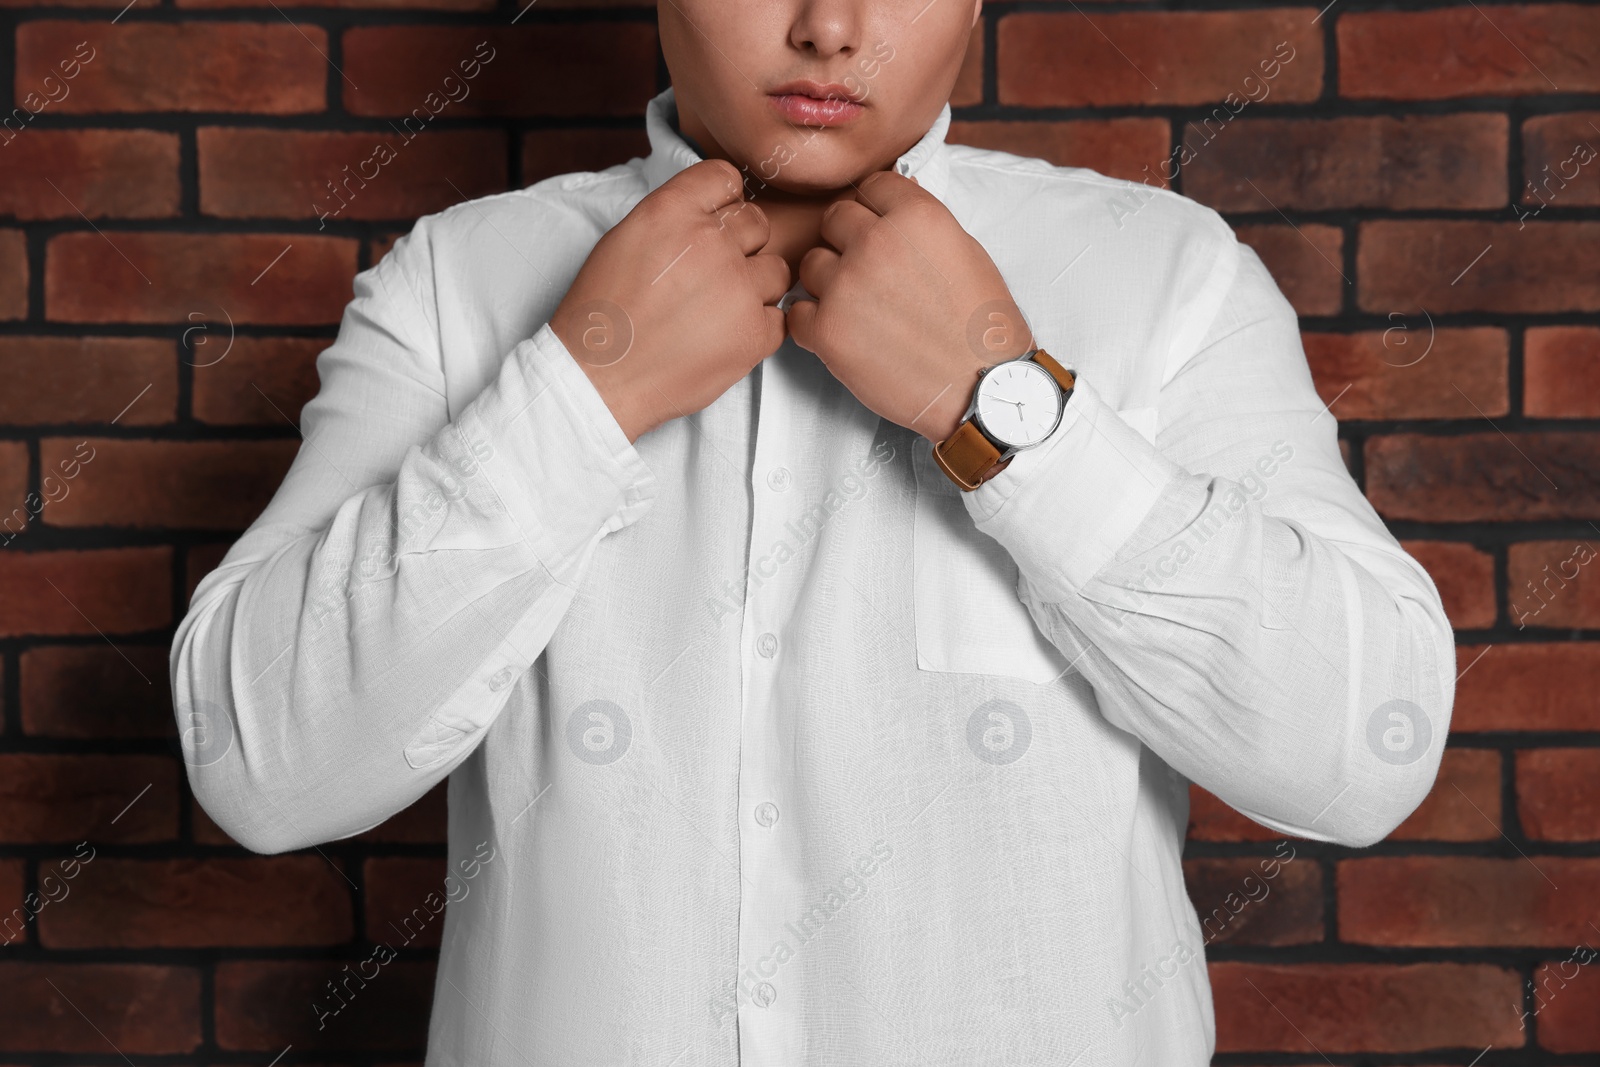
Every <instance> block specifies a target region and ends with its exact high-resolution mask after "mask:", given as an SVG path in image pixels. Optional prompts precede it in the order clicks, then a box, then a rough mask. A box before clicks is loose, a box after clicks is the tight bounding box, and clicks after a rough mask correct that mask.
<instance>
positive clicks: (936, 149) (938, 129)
mask: <svg viewBox="0 0 1600 1067" xmlns="http://www.w3.org/2000/svg"><path fill="white" fill-rule="evenodd" d="M676 114H677V103H676V100H675V98H674V96H673V92H672V89H671V87H668V88H666V89H664V90H662V91H661V92H660V93H658V94H657V95H656V96H655V98H654V99H652V100H651V101H650V103H649V105H648V106H647V107H646V108H645V113H644V128H645V134H646V135H647V136H648V137H649V138H650V155H649V156H648V157H647V158H646V159H645V161H644V176H645V179H646V181H647V182H648V183H649V185H650V192H652V193H653V192H655V191H656V190H657V189H659V188H661V186H662V185H663V184H664V183H665V182H666V181H667V179H668V178H671V177H672V176H673V175H674V174H677V173H678V172H679V171H680V170H683V169H685V168H686V167H691V166H693V165H694V164H696V163H699V162H700V160H701V156H700V153H698V152H696V151H695V150H694V149H693V148H692V147H690V145H689V142H688V141H686V140H684V138H683V136H682V135H681V134H679V133H678V131H677V130H675V129H673V128H672V120H673V118H675V117H676ZM949 129H950V105H949V104H948V103H946V104H945V105H944V107H943V109H941V110H940V112H939V117H938V118H936V119H934V120H933V125H932V126H930V127H928V132H927V133H925V134H923V135H922V139H921V140H919V141H918V142H917V143H916V144H914V145H912V146H911V147H910V148H909V149H907V150H906V151H905V153H904V154H902V155H901V156H900V158H899V159H897V160H895V165H894V169H895V170H896V171H897V172H898V173H900V174H904V175H906V176H907V177H915V178H916V179H917V182H918V184H920V185H921V186H922V187H923V188H924V189H926V190H927V191H928V192H930V193H932V194H933V195H934V196H936V197H938V198H940V199H941V200H942V199H943V198H944V192H945V175H946V173H947V169H948V162H947V161H946V159H945V157H944V153H943V152H941V151H940V149H941V148H942V147H944V139H945V134H946V133H947V132H948V131H949Z"/></svg>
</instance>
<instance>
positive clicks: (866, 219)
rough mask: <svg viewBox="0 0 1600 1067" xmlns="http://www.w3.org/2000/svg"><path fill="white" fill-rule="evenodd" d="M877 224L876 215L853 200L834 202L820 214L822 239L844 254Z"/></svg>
mask: <svg viewBox="0 0 1600 1067" xmlns="http://www.w3.org/2000/svg"><path fill="white" fill-rule="evenodd" d="M877 222H878V216H877V214H876V213H874V212H873V210H872V209H871V208H869V207H867V206H866V205H864V204H858V203H856V202H855V201H854V200H835V201H834V202H833V203H832V204H830V205H828V210H827V211H825V212H823V213H822V239H823V240H824V241H827V242H828V243H829V244H830V245H832V246H833V247H835V248H837V249H838V250H839V251H841V252H845V251H848V250H849V248H850V245H851V243H852V242H853V241H854V240H855V239H856V238H857V237H859V236H861V235H862V234H863V233H865V232H866V231H867V230H869V229H871V228H872V227H873V226H875V225H876V224H877Z"/></svg>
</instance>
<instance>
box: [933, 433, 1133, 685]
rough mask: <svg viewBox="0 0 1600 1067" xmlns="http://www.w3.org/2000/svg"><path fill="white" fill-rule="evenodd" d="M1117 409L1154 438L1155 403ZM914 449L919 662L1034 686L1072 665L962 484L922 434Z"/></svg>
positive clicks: (1073, 668)
mask: <svg viewBox="0 0 1600 1067" xmlns="http://www.w3.org/2000/svg"><path fill="white" fill-rule="evenodd" d="M1117 414H1118V415H1120V416H1121V417H1122V418H1123V419H1124V420H1126V421H1127V422H1128V423H1129V424H1130V425H1132V426H1133V427H1134V428H1135V429H1137V430H1138V431H1139V432H1140V433H1141V434H1142V435H1143V436H1144V437H1145V439H1146V440H1149V441H1151V442H1152V443H1153V442H1154V439H1155V427H1156V409H1155V408H1153V407H1147V408H1129V409H1125V410H1120V411H1118V412H1117ZM911 452H912V456H913V468H914V470H915V472H916V478H917V503H916V519H915V529H914V531H913V547H912V553H913V556H914V557H915V558H914V561H913V570H914V576H913V580H912V585H913V596H914V598H915V605H914V619H915V624H916V631H917V634H916V636H917V666H918V668H920V669H921V670H925V671H945V672H950V673H955V674H991V675H1006V676H1009V677H1012V678H1020V679H1023V680H1024V681H1029V682H1033V683H1035V684H1044V683H1046V682H1051V681H1054V680H1056V679H1057V678H1061V677H1063V676H1064V675H1065V674H1066V673H1067V672H1068V671H1070V670H1075V669H1076V668H1075V666H1074V665H1073V663H1072V661H1071V660H1069V659H1068V658H1067V657H1066V656H1065V655H1063V654H1062V653H1061V651H1060V650H1059V649H1057V648H1056V647H1055V646H1054V645H1052V644H1051V643H1050V642H1049V641H1048V640H1047V639H1046V638H1045V636H1044V634H1042V633H1040V632H1039V628H1038V626H1036V625H1035V624H1034V621H1033V616H1032V615H1030V614H1029V613H1028V608H1027V605H1025V604H1023V602H1022V599H1021V597H1020V596H1018V594H1017V578H1018V574H1017V565H1016V561H1015V560H1013V559H1012V558H1011V553H1010V552H1008V551H1006V548H1005V546H1003V545H1002V544H1000V542H998V541H996V540H995V539H994V538H992V537H990V536H989V535H988V534H986V533H983V532H982V531H981V530H979V529H978V528H977V526H976V525H975V524H974V523H973V521H972V516H971V515H970V514H968V512H967V508H966V504H965V503H964V502H963V500H962V493H961V490H960V489H958V488H957V487H956V485H955V483H953V482H951V481H950V479H949V478H947V477H945V475H944V472H942V471H941V470H939V467H938V465H937V464H935V463H934V461H933V454H932V449H931V447H930V446H929V445H928V444H927V443H926V442H925V441H920V440H919V441H918V442H917V447H914V448H912V450H911Z"/></svg>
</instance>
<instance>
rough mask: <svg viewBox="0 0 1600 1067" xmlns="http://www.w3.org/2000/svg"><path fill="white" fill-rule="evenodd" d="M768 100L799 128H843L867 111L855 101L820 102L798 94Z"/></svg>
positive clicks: (787, 94) (788, 94) (773, 97)
mask: <svg viewBox="0 0 1600 1067" xmlns="http://www.w3.org/2000/svg"><path fill="white" fill-rule="evenodd" d="M767 99H768V100H771V101H772V106H773V107H775V108H777V109H778V114H780V115H782V116H783V117H784V118H786V119H788V120H789V121H790V122H792V123H795V124H796V125H799V126H843V125H844V124H845V123H847V122H853V121H855V119H856V118H857V117H859V116H860V114H861V113H862V112H863V111H865V110H866V108H864V107H862V106H861V105H860V104H858V103H856V102H855V101H853V100H838V99H834V100H818V99H817V98H816V97H814V96H800V95H798V94H796V93H775V94H773V95H771V96H769V97H767Z"/></svg>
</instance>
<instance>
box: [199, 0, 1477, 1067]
mask: <svg viewBox="0 0 1600 1067" xmlns="http://www.w3.org/2000/svg"><path fill="white" fill-rule="evenodd" d="M659 15H660V25H661V40H662V46H663V50H664V52H665V55H666V58H667V63H668V67H669V69H670V71H671V75H672V83H673V88H672V89H671V90H669V91H667V92H664V93H662V94H661V95H660V96H658V97H657V98H656V99H655V100H654V101H652V103H651V105H650V108H649V111H648V114H647V128H648V133H649V137H650V144H651V151H650V153H649V155H648V157H647V158H645V159H643V160H640V159H635V160H631V161H630V162H628V163H627V164H623V165H619V166H615V167H612V168H610V169H608V170H605V171H602V172H599V173H581V174H569V175H565V176H562V177H558V178H553V179H550V180H548V181H544V182H540V183H538V184H537V185H534V186H532V187H531V188H528V189H524V190H521V191H517V192H513V193H508V194H504V195H501V196H493V197H487V198H484V199H482V200H477V201H473V202H469V203H465V204H461V205H457V206H456V207H453V208H451V209H449V210H447V211H444V212H441V213H439V214H437V215H433V216H429V217H427V218H424V219H422V220H421V221H420V222H418V223H417V225H416V228H415V229H414V230H413V231H412V233H411V234H410V235H409V236H408V237H406V238H405V239H403V240H401V241H400V242H399V243H398V244H397V245H396V246H395V248H394V250H393V251H392V252H391V253H390V254H389V255H388V256H386V257H385V258H384V259H383V261H382V262H381V263H379V264H378V265H377V266H376V267H374V268H372V269H371V270H369V271H365V272H363V273H362V274H360V275H359V276H358V277H357V278H356V282H355V299H354V300H353V301H352V302H351V303H350V305H349V308H348V310H347V312H346V316H345V319H344V322H343V325H342V327H341V330H340V334H339V337H338V340H337V342H336V343H335V344H334V345H333V346H332V347H330V348H329V349H328V350H327V351H326V352H324V353H323V354H322V356H321V358H320V361H319V363H318V371H319V373H320V375H321V378H322V391H321V392H320V393H319V394H318V396H317V397H316V398H315V399H314V400H313V401H312V402H311V403H310V404H308V405H307V407H306V409H305V413H304V419H303V430H304V436H305V446H304V448H302V449H301V451H300V454H299V455H298V456H297V458H296V460H295V463H294V465H293V467H292V469H291V470H290V472H289V474H288V475H287V477H286V479H285V481H284V484H283V486H282V488H281V489H280V490H279V492H278V494H277V495H276V497H275V498H274V499H273V501H272V503H271V504H270V505H269V507H268V508H267V510H266V512H265V513H264V514H263V515H262V516H261V517H260V519H258V520H257V521H256V522H255V523H254V524H253V525H252V526H251V528H250V529H249V530H248V531H247V532H246V534H245V535H244V537H243V538H242V539H241V540H240V541H239V542H238V543H237V544H236V545H235V546H234V547H233V548H232V550H231V551H230V552H229V553H228V555H227V557H226V559H225V560H224V561H223V563H222V565H221V567H220V568H219V569H218V570H217V571H216V572H214V573H213V574H211V575H209V576H207V577H206V579H205V580H204V581H203V582H201V584H200V586H199V588H198V589H197V590H196V592H195V596H194V599H193V602H192V604H191V606H190V610H189V614H188V616H187V617H186V618H185V619H184V621H183V623H182V624H181V626H180V627H179V630H178V633H177V637H176V641H175V643H174V647H173V655H172V675H173V686H174V693H175V696H176V700H177V704H178V717H179V723H180V727H181V728H182V729H183V731H184V747H185V755H186V758H187V760H188V762H189V765H190V766H189V777H190V781H191V782H192V784H193V787H194V791H195V793H196V795H197V797H198V798H199V800H200V802H201V803H202V804H203V805H204V807H205V808H206V810H207V811H208V812H209V813H210V814H211V815H212V817H213V818H214V819H216V821H217V822H218V823H219V824H220V825H221V826H222V827H223V829H225V830H226V831H228V833H230V834H231V835H232V836H233V837H234V838H235V839H236V840H238V841H239V842H240V843H242V844H243V845H244V846H245V847H247V848H250V849H252V850H254V851H257V852H267V853H271V852H280V851H284V850H288V849H294V848H303V847H307V846H310V845H313V844H316V843H320V842H325V841H329V840H334V839H338V838H343V837H348V836H350V835H352V834H356V833H359V832H361V831H363V830H366V829H368V828H369V827H372V826H374V825H376V824H378V823H380V822H382V821H383V820H384V819H386V818H388V817H389V816H390V815H392V814H393V813H395V812H396V811H398V810H400V809H402V808H404V807H405V806H406V805H407V804H409V803H411V802H412V801H414V800H415V799H416V798H418V797H419V796H421V795H422V794H423V793H424V792H426V791H427V790H428V789H429V788H430V787H432V786H433V785H434V784H435V783H437V782H438V781H439V780H441V779H442V778H444V777H445V776H446V775H448V776H449V781H450V784H449V819H450V845H449V852H450V863H451V870H452V873H453V874H456V876H457V878H458V879H460V878H461V877H462V876H463V873H464V872H467V871H469V870H470V875H471V881H470V883H466V882H463V883H462V884H464V885H468V886H469V887H470V892H469V893H465V894H460V895H459V896H453V897H452V906H451V907H449V908H448V910H447V912H446V921H445V929H444V941H443V947H442V950H441V956H440V963H439V974H438V982H437V986H436V990H435V1000H434V1006H433V1015H432V1019H431V1025H430V1030H429V1039H428V1058H427V1062H428V1064H429V1067H444V1065H447V1064H448V1065H467V1064H471V1065H473V1067H481V1065H498V1064H506V1065H515V1064H561V1065H563V1067H576V1065H596V1067H599V1065H605V1067H621V1065H627V1064H640V1065H644V1064H651V1065H660V1067H695V1065H719V1067H720V1065H732V1064H744V1065H752V1064H753V1065H759V1067H801V1065H809V1064H817V1065H823V1064H826V1065H835V1064H839V1065H846V1064H848V1065H854V1064H862V1065H869V1064H870V1065H872V1067H887V1065H891V1064H906V1065H910V1064H921V1065H927V1067H955V1065H961V1067H975V1065H981V1064H996V1065H998V1064H1007V1065H1022V1064H1027V1065H1046V1064H1048V1065H1065V1064H1080V1065H1090V1064H1099V1065H1108V1064H1130V1063H1134V1062H1141V1063H1151V1064H1163V1065H1201V1064H1205V1063H1207V1062H1208V1061H1209V1058H1210V1053H1211V1051H1212V1048H1213V1045H1214V1024H1213V1016H1212V1007H1211V1000H1210V992H1209V987H1208V985H1207V980H1206V972H1205V960H1204V955H1203V940H1204V939H1203V935H1202V932H1201V929H1200V926H1199V923H1198V922H1197V917H1196V915H1195V912H1194V909H1193V908H1192V907H1191V906H1190V904H1189V902H1188V900H1187V898H1186V896H1185V892H1184V883H1183V873H1182V868H1181V865H1180V854H1181V850H1182V844H1183V838H1184V831H1185V822H1186V814H1187V788H1188V784H1189V782H1197V783H1199V784H1200V785H1202V786H1204V787H1205V788H1207V789H1209V790H1211V791H1212V792H1213V793H1215V794H1217V795H1218V796H1220V797H1221V798H1222V799H1224V800H1225V801H1227V802H1228V803H1230V804H1232V805H1233V806H1234V807H1236V808H1238V809H1239V810H1240V811H1242V812H1245V813H1246V814H1248V815H1250V816H1251V817H1252V818H1254V819H1256V820H1258V821H1259V822H1261V823H1263V824H1265V825H1267V826H1269V827H1272V828H1274V829H1276V830H1278V831H1280V832H1282V833H1285V834H1293V835H1299V836H1302V837H1306V838H1311V839H1315V840H1320V841H1331V842H1337V843H1340V844H1344V845H1352V846H1360V845H1366V844H1369V843H1371V842H1375V841H1377V840H1379V839H1380V838H1382V837H1384V836H1385V835H1386V834H1387V833H1388V832H1389V831H1390V830H1392V829H1393V828H1394V827H1395V825H1396V824H1398V823H1399V822H1400V821H1401V820H1402V819H1403V818H1404V817H1405V816H1406V815H1407V814H1408V813H1410V812H1411V811H1412V810H1413V808H1415V806H1416V805H1417V804H1418V803H1419V802H1420V800H1421V799H1422V797H1423V796H1424V795H1425V794H1426V793H1427V791H1428V789H1429V787H1430V784H1431V783H1432V781H1433V777H1434V774H1435V772H1436V770H1437V767H1438V763H1439V758H1440V754H1441V751H1442V748H1443V743H1444V737H1445V733H1446V730H1447V727H1448V722H1449V713H1450V707H1451V702H1452V699H1453V695H1454V667H1453V665H1454V659H1453V648H1452V639H1451V631H1450V627H1449V624H1448V623H1447V621H1446V619H1445V616H1444V613H1443V611H1442V610H1441V607H1440V603H1439V599H1438V595H1437V593H1436V591H1435V589H1434V587H1433V585H1432V583H1431V582H1430V581H1429V579H1428V577H1427V575H1426V574H1425V573H1424V572H1423V571H1422V569H1421V568H1420V567H1419V566H1418V565H1417V564H1416V563H1415V562H1414V561H1413V560H1411V559H1410V558H1409V557H1408V556H1407V555H1406V554H1405V553H1404V552H1403V551H1402V550H1401V548H1400V547H1399V545H1398V544H1397V543H1396V542H1395V540H1394V539H1393V538H1392V537H1391V536H1390V535H1389V534H1388V533H1387V531H1386V530H1385V529H1384V526H1383V524H1382V522H1381V521H1380V520H1379V519H1378V517H1377V515H1376V514H1375V513H1374V512H1373V511H1372V509H1371V508H1370V507H1369V505H1368V504H1367V502H1366V501H1365V500H1364V499H1363V497H1362V495H1361V493H1360V492H1359V490H1358V489H1357V487H1356V486H1355V485H1354V483H1353V482H1352V481H1351V479H1350V477H1349V475H1348V473H1347V472H1346V470H1345V468H1344V466H1343V464H1342V462H1341V459H1340V455H1339V450H1338V445H1337V441H1336V434H1335V421H1334V418H1333V417H1332V415H1331V414H1330V413H1329V412H1328V411H1327V410H1326V409H1325V408H1324V406H1323V405H1322V404H1321V402H1320V401H1319V400H1318V397H1317V394H1316V392H1315V390H1314V389H1313V387H1312V382H1311V378H1310V375H1309V373H1308V370H1307V367H1306V362H1305V358H1304V355H1303V353H1302V351H1301V348H1300V344H1299V335H1298V331H1297V323H1296V319H1295V315H1294V313H1293V311H1292V310H1291V309H1290V307H1289V305H1288V304H1287V303H1286V302H1285V301H1284V299H1283V298H1282V296H1281V295H1280V294H1279V293H1278V291H1277V289H1276V287H1275V286H1274V285H1273V283H1272V281H1271V279H1270V278H1269V276H1268V275H1267V273H1266V271H1265V270H1264V269H1263V267H1262V265H1261V262H1260V260H1259V259H1258V258H1257V257H1256V256H1255V255H1254V253H1252V252H1251V251H1250V249H1249V248H1247V247H1244V246H1242V245H1240V244H1239V243H1238V242H1237V241H1236V240H1235V239H1234V237H1233V234H1232V233H1231V231H1230V230H1229V229H1228V227H1227V226H1226V225H1225V224H1224V223H1223V222H1222V221H1221V220H1220V219H1219V218H1218V216H1217V215H1216V214H1215V213H1213V212H1211V211H1210V210H1207V209H1205V208H1202V207H1200V206H1198V205H1196V204H1194V203H1192V202H1190V201H1188V200H1186V199H1184V198H1182V197H1180V196H1177V195H1174V194H1171V193H1168V192H1165V191H1160V190H1156V189H1154V188H1150V187H1146V186H1143V185H1139V184H1134V183H1128V182H1119V181H1112V180H1110V179H1106V178H1103V177H1101V176H1099V175H1097V174H1094V173H1092V172H1089V171H1085V170H1078V169H1069V168H1059V167H1053V166H1050V165H1048V164H1046V163H1044V162H1043V161H1040V160H1034V159H1025V158H1020V157H1017V156H1012V155H1008V154H1005V153H999V152H988V151H979V150H975V149H971V148H962V147H958V146H954V145H950V144H947V143H945V140H944V138H945V134H946V131H947V127H948V123H949V117H950V112H949V108H948V104H947V100H948V95H949V91H950V88H951V86H952V85H953V83H954V81H955V78H956V73H957V70H958V68H959V65H960V62H961V57H962V54H963V51H964V48H965V43H966V41H967V38H968V34H969V32H970V28H971V26H972V24H973V22H974V20H975V19H976V18H977V17H978V2H977V0H974V2H972V3H962V2H959V0H944V2H943V3H934V4H928V3H927V2H926V0H773V2H770V3H765V4H761V5H754V6H752V5H747V4H743V3H739V2H737V0H667V2H666V3H663V4H662V5H661V8H660V12H659ZM1271 58H1272V57H1270V56H1265V57H1263V60H1269V59H1271ZM1278 59H1280V60H1281V59H1282V57H1281V56H1279V57H1278ZM991 368H992V369H991ZM980 372H982V373H981V374H980ZM975 397H976V406H977V419H976V420H974V419H973V418H970V417H969V408H971V407H972V406H973V404H974V398H975ZM935 444H938V446H939V449H938V453H937V455H936V454H935V448H934V446H935ZM458 872H461V873H458ZM377 980H381V979H377ZM352 995H359V993H354V994H352ZM308 1010H315V1011H317V1012H318V1013H319V1019H321V1020H322V1021H323V1022H324V1023H326V1024H327V1025H336V1023H335V1022H334V1021H332V1020H329V1019H327V1018H325V1013H332V1012H333V1011H334V1010H335V1009H334V1007H333V1002H332V1001H331V1000H328V1001H321V1002H319V1003H318V1004H317V1005H315V1006H308Z"/></svg>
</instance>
